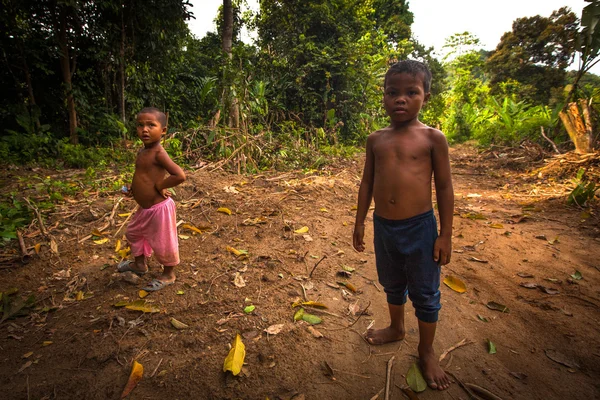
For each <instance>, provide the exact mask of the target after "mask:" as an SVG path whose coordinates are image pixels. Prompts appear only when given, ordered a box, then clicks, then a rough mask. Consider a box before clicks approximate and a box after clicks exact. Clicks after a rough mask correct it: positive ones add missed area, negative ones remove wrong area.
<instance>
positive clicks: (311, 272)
mask: <svg viewBox="0 0 600 400" xmlns="http://www.w3.org/2000/svg"><path fill="white" fill-rule="evenodd" d="M326 258H327V254H325V255H324V256H323V257H321V259H320V260H319V261H317V263H316V264H315V266H314V267H313V269H312V271H310V274H308V277H309V278H312V274H313V272H315V269H317V266H318V265H319V264H321V261H323V260H324V259H326Z"/></svg>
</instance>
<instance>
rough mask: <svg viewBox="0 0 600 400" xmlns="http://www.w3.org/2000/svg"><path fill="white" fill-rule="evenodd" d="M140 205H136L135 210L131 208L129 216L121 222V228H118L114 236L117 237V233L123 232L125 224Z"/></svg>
mask: <svg viewBox="0 0 600 400" xmlns="http://www.w3.org/2000/svg"><path fill="white" fill-rule="evenodd" d="M139 207H140V206H138V205H136V206H135V207H134V208H133V210H131V212H130V213H129V215H128V216H127V218H126V219H125V221H123V223H121V225H120V226H119V229H117V231H116V232H115V234H114V235H113V237H117V234H118V233H119V232H121V229H123V227H124V226H125V224H126V223H127V222H128V221H129V219H130V218H131V216H132V215H133V214H135V212H136V211H137V210H138V208H139Z"/></svg>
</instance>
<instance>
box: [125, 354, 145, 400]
mask: <svg viewBox="0 0 600 400" xmlns="http://www.w3.org/2000/svg"><path fill="white" fill-rule="evenodd" d="M142 376H144V366H143V365H142V364H140V363H139V362H137V361H135V360H134V361H133V365H132V366H131V373H130V374H129V379H128V380H127V384H126V385H125V389H123V393H121V398H122V399H124V398H125V397H127V396H129V393H131V391H132V390H133V389H135V387H136V386H137V384H138V382H139V381H141V380H142Z"/></svg>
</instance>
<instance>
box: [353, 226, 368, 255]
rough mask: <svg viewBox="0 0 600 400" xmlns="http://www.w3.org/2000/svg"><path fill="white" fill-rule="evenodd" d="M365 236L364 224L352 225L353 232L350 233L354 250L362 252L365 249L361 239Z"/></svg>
mask: <svg viewBox="0 0 600 400" xmlns="http://www.w3.org/2000/svg"><path fill="white" fill-rule="evenodd" d="M364 237H365V226H364V225H356V224H355V225H354V233H353V234H352V245H353V246H354V248H355V249H356V251H359V252H363V251H365V242H364V241H363V239H364Z"/></svg>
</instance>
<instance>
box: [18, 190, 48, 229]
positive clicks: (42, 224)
mask: <svg viewBox="0 0 600 400" xmlns="http://www.w3.org/2000/svg"><path fill="white" fill-rule="evenodd" d="M23 200H25V202H26V203H27V207H29V208H30V209H31V210H32V211H33V212H34V213H35V216H36V218H37V220H38V225H39V226H40V231H41V232H42V234H43V235H44V236H48V231H46V227H45V226H44V221H43V220H42V215H41V214H40V210H38V208H37V207H36V206H34V205H33V204H31V201H29V199H28V198H27V197H23Z"/></svg>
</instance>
